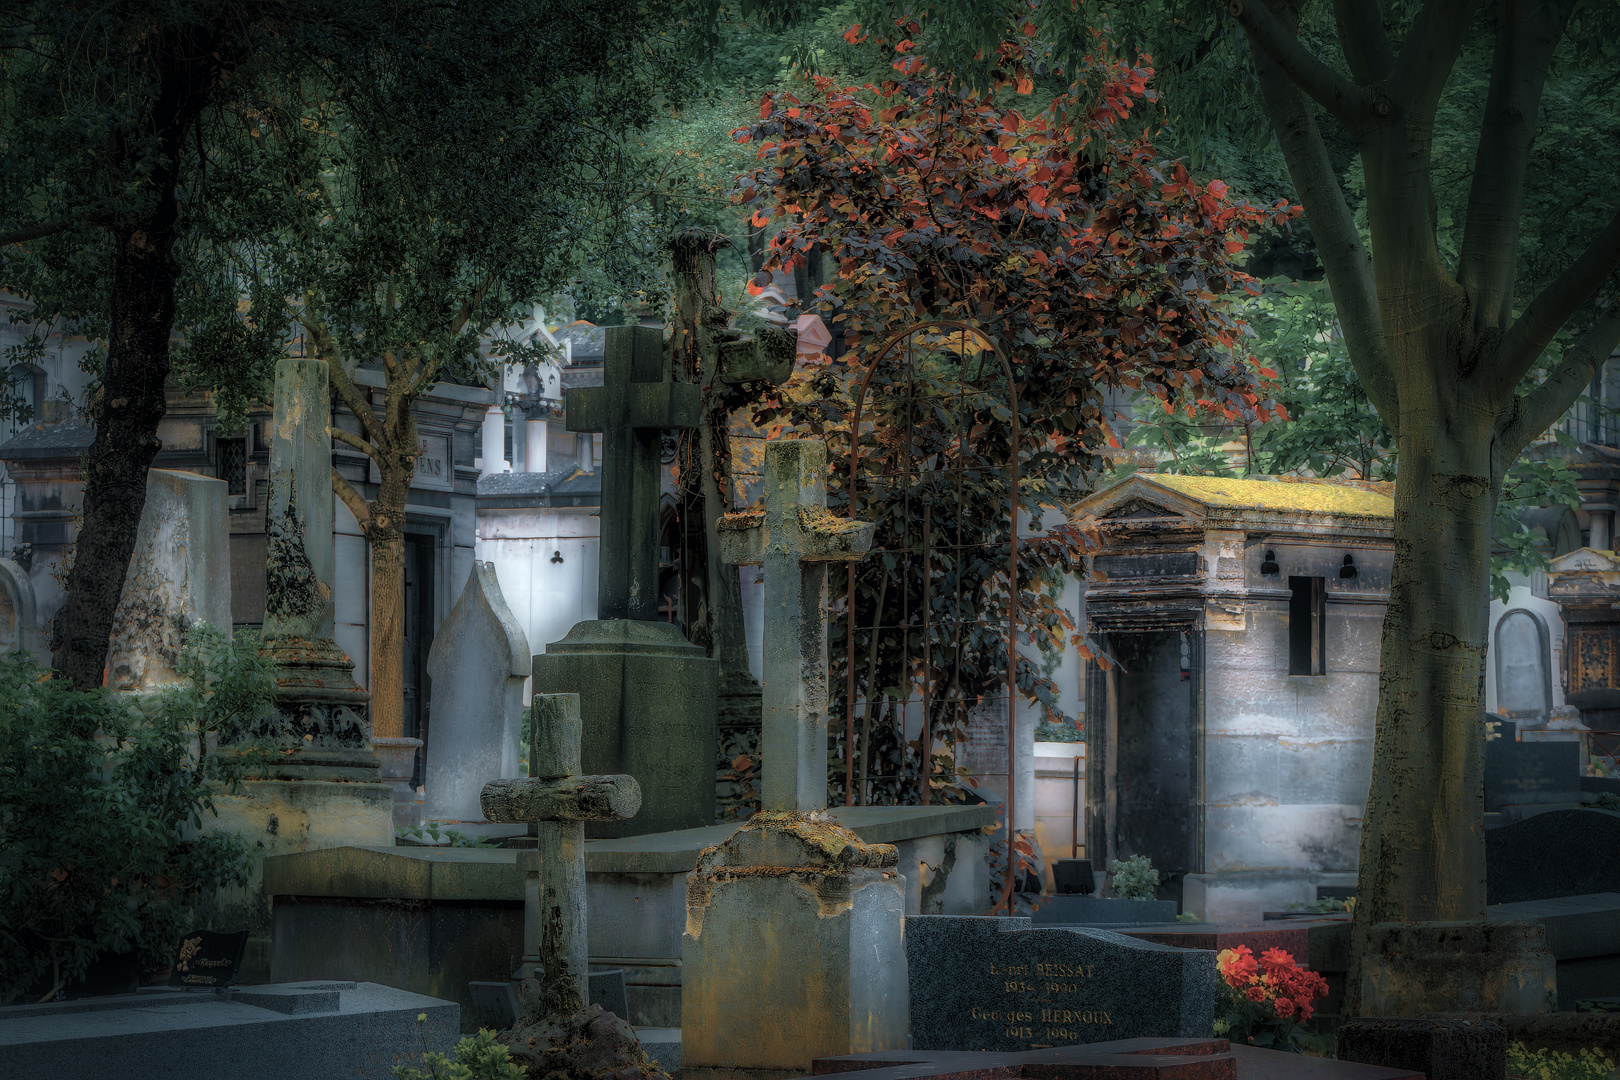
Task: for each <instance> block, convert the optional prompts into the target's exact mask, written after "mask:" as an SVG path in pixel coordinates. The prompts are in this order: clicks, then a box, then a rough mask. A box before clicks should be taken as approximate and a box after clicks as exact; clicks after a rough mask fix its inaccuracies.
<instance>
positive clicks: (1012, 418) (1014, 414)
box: [844, 319, 1020, 914]
mask: <svg viewBox="0 0 1620 1080" xmlns="http://www.w3.org/2000/svg"><path fill="white" fill-rule="evenodd" d="M953 333H954V334H959V335H960V341H961V345H960V347H959V348H958V349H957V350H956V355H957V357H958V361H959V363H960V364H961V365H962V368H963V374H962V378H963V379H964V380H965V378H966V364H967V348H966V345H967V339H968V338H969V337H970V336H971V337H972V338H973V340H974V341H975V342H976V343H977V344H978V345H980V346H982V348H983V350H985V351H989V352H991V353H993V354H994V355H995V357H996V360H997V361H998V362H999V364H1000V366H1001V374H1002V375H1003V376H1004V377H1005V379H1006V382H1007V399H1008V400H1007V405H1008V412H1009V421H1008V442H1009V453H1008V462H1007V470H1008V479H1007V493H1008V494H1007V506H1008V518H1009V520H1008V536H1009V547H1008V557H1007V628H1006V643H1007V645H1006V647H1007V670H1006V674H1005V687H1006V695H1007V714H1006V723H1007V802H1006V819H1007V820H1006V845H1007V872H1006V881H1005V884H1004V886H1003V892H1002V899H1001V902H1000V904H999V905H998V910H1000V911H1003V912H1004V913H1007V914H1011V911H1012V905H1011V904H1010V903H1009V900H1010V897H1011V893H1012V890H1013V885H1014V881H1015V878H1016V875H1017V862H1018V856H1017V847H1016V843H1015V821H1014V810H1013V807H1014V799H1015V797H1016V794H1017V778H1016V777H1017V774H1016V769H1015V762H1016V761H1017V745H1016V744H1017V723H1016V717H1015V710H1016V707H1017V693H1018V615H1019V607H1020V605H1019V594H1018V551H1019V548H1018V544H1019V534H1018V512H1019V492H1018V484H1019V471H1018V457H1019V450H1020V424H1019V404H1018V382H1017V379H1016V377H1015V375H1014V372H1013V368H1012V364H1011V363H1009V362H1008V360H1007V357H1006V354H1005V353H1003V352H1002V351H1001V348H1000V347H999V346H998V345H997V344H996V343H995V341H994V340H993V339H992V338H991V337H990V336H989V335H988V334H986V333H985V332H984V331H983V330H981V329H980V328H978V327H977V326H974V325H973V324H971V323H967V322H963V321H961V320H956V319H936V320H930V321H926V322H919V323H913V324H911V325H910V326H907V327H906V328H904V329H902V330H900V331H898V332H897V333H895V334H894V335H892V336H891V337H890V338H889V339H888V340H887V341H886V342H884V344H883V346H882V347H881V348H880V349H879V350H878V352H877V354H876V355H875V356H874V357H873V358H872V362H871V364H870V365H868V366H867V369H866V372H865V374H864V375H863V376H862V377H861V381H860V384H859V386H858V387H857V389H856V392H855V408H854V412H853V414H852V417H851V423H850V429H849V504H848V514H849V516H850V517H851V518H854V517H856V516H857V515H858V513H859V510H860V468H861V455H860V437H861V422H862V416H863V413H864V410H865V407H866V398H867V393H868V390H869V388H870V387H871V383H872V378H873V376H874V375H876V374H877V372H878V371H879V369H880V368H882V367H883V366H884V365H885V363H887V362H891V361H892V359H893V356H894V352H895V350H896V348H898V347H900V346H901V345H902V344H904V346H905V360H904V364H905V367H906V368H907V370H908V371H910V370H912V369H913V367H914V363H915V356H914V350H915V345H916V341H917V338H918V336H919V335H924V334H943V335H946V336H947V338H948V336H949V335H950V334H953ZM961 438H962V439H963V443H962V446H963V447H965V445H966V441H967V436H966V434H965V433H963V434H962V436H961ZM911 449H914V448H911ZM962 467H963V466H962V465H960V464H959V465H958V467H957V468H958V471H959V472H960V471H961V469H962ZM908 530H909V523H908ZM929 550H930V545H929V541H928V525H927V523H926V522H925V525H924V541H923V552H924V556H923V557H924V569H923V580H924V597H925V600H924V604H923V620H924V623H923V625H924V631H923V649H924V652H925V660H924V662H923V665H922V698H923V700H922V706H923V708H922V713H923V718H922V727H921V731H920V733H919V744H920V749H921V755H920V756H921V759H922V760H921V769H920V771H921V776H920V778H919V786H920V798H921V801H922V802H923V803H924V804H927V803H928V801H929V780H930V776H931V773H932V771H933V764H932V743H931V735H930V723H929V710H930V708H931V697H930V695H931V682H932V674H931V668H932V660H931V649H932V646H931V644H930V641H929V627H928V620H929V618H930V614H929V610H930V608H931V603H930V602H929V601H928V600H927V596H928V592H927V590H928V588H929V587H930V585H931V583H930V580H929V579H930V577H931V574H930V570H931V567H930V565H929V554H928V553H929ZM959 557H960V556H959ZM847 573H848V591H847V593H846V600H845V619H846V623H845V625H846V634H845V639H846V648H847V649H848V658H847V660H846V662H845V665H844V666H845V700H844V804H845V805H846V806H848V805H852V804H853V801H854V794H855V750H854V747H855V699H856V692H855V690H856V687H855V630H856V625H855V595H856V593H855V586H856V564H855V563H853V562H852V563H850V564H849V567H848V571H847ZM870 692H871V688H868V693H869V694H870ZM869 707H870V706H869ZM902 731H903V728H902ZM902 743H903V739H902ZM901 760H902V766H901V768H902V782H903V781H904V775H903V773H904V757H903V755H902V759H901Z"/></svg>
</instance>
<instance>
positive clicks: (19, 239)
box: [0, 218, 76, 246]
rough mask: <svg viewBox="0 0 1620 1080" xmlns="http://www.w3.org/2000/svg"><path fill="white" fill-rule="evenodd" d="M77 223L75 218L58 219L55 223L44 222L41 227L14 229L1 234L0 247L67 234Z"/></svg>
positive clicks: (32, 226) (31, 226)
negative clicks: (61, 233) (62, 233)
mask: <svg viewBox="0 0 1620 1080" xmlns="http://www.w3.org/2000/svg"><path fill="white" fill-rule="evenodd" d="M75 222H76V219H74V218H57V219H56V220H55V221H47V222H43V223H42V224H39V225H30V226H28V227H27V228H26V229H13V230H12V231H11V232H8V233H0V246H4V245H6V244H26V243H28V241H30V240H38V239H40V238H42V237H46V236H55V235H56V234H57V233H59V232H66V231H67V230H68V229H69V228H71V227H72V226H73V225H74V224H75Z"/></svg>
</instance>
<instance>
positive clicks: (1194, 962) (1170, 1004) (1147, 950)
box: [906, 915, 1216, 1051]
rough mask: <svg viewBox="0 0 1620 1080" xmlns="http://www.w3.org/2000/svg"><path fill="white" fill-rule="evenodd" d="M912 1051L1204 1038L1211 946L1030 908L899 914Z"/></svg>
mask: <svg viewBox="0 0 1620 1080" xmlns="http://www.w3.org/2000/svg"><path fill="white" fill-rule="evenodd" d="M906 966H907V970H908V972H909V980H910V990H911V1039H912V1046H914V1047H915V1048H917V1049H919V1050H997V1051H1016V1050H1038V1049H1041V1048H1043V1047H1052V1046H1072V1045H1075V1044H1079V1043H1093V1042H1107V1041H1110V1040H1116V1039H1143V1038H1161V1039H1169V1038H1184V1039H1203V1038H1209V1037H1210V1036H1211V1032H1212V1025H1213V1020H1214V1016H1215V980H1216V974H1215V954H1214V953H1213V952H1210V951H1208V950H1205V949H1176V948H1171V947H1170V946H1167V945H1156V944H1154V943H1152V942H1148V941H1141V940H1138V939H1136V938H1129V937H1125V936H1124V935H1122V934H1114V933H1110V932H1108V931H1106V930H1095V929H1090V928H1084V927H1076V928H1064V929H1055V928H1054V929H1041V930H1035V929H1031V928H1030V920H1029V919H1027V918H996V917H990V916H957V915H920V916H916V915H914V916H912V917H910V918H908V919H906Z"/></svg>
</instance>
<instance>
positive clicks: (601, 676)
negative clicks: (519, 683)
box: [534, 619, 719, 838]
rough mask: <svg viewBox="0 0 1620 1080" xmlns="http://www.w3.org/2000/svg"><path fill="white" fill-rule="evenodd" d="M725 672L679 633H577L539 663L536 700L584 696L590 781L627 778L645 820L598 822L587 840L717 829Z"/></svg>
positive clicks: (636, 625) (654, 628)
mask: <svg viewBox="0 0 1620 1080" xmlns="http://www.w3.org/2000/svg"><path fill="white" fill-rule="evenodd" d="M718 677H719V665H718V664H717V663H716V662H715V661H713V660H711V659H709V658H708V657H707V656H705V655H704V652H703V650H702V649H701V648H699V647H698V646H696V645H693V644H692V643H691V642H689V641H687V640H686V638H685V637H684V636H682V634H681V632H680V630H679V629H678V628H677V627H676V626H675V625H674V624H673V623H658V622H639V621H635V620H632V619H593V620H588V621H586V622H580V623H575V624H574V627H573V629H571V630H569V631H568V635H567V636H566V637H564V638H563V639H562V640H561V641H555V642H552V643H551V644H550V645H547V646H546V651H545V652H544V653H542V654H541V655H539V656H536V657H535V658H534V692H535V693H536V694H578V695H579V699H580V712H581V714H582V720H583V728H584V735H583V740H582V743H581V746H580V759H581V767H582V768H583V769H584V771H585V772H586V773H596V774H613V773H628V774H629V775H631V776H633V777H635V778H636V782H637V783H638V784H640V785H641V810H640V812H639V813H637V814H636V816H635V817H634V818H631V819H629V820H627V821H592V822H587V823H586V826H585V835H586V836H587V837H592V838H595V837H620V836H639V835H642V834H644V833H658V832H668V831H670V830H674V829H694V828H701V827H702V826H705V825H711V824H713V823H714V811H715V805H714V803H715V800H714V783H715V776H714V767H715V744H716V741H717V734H716V727H715V711H716V708H717V704H716V694H717V681H718Z"/></svg>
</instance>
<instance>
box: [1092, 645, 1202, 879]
mask: <svg viewBox="0 0 1620 1080" xmlns="http://www.w3.org/2000/svg"><path fill="white" fill-rule="evenodd" d="M1200 639H1201V634H1200V633H1198V632H1197V631H1194V630H1191V629H1189V630H1163V631H1150V632H1142V633H1124V634H1110V635H1109V636H1108V650H1109V653H1110V655H1112V656H1113V657H1114V658H1115V659H1116V660H1117V661H1118V666H1117V667H1116V668H1115V669H1114V670H1113V671H1112V672H1110V673H1109V678H1108V679H1107V680H1106V681H1105V682H1106V684H1107V685H1108V686H1110V687H1111V689H1112V691H1113V695H1114V700H1113V702H1111V704H1112V706H1113V708H1112V709H1110V710H1109V711H1110V712H1111V713H1112V716H1110V717H1109V720H1110V721H1111V722H1110V723H1109V725H1108V727H1109V736H1110V741H1111V742H1112V743H1113V745H1112V746H1111V747H1109V752H1108V754H1107V759H1108V760H1109V762H1110V764H1111V768H1110V769H1109V772H1110V773H1111V776H1110V777H1109V780H1110V783H1109V787H1110V788H1111V789H1112V792H1111V793H1112V798H1111V799H1110V800H1109V802H1110V804H1111V806H1110V810H1111V812H1110V814H1109V817H1110V818H1111V820H1110V821H1109V822H1108V831H1109V832H1110V833H1111V834H1112V835H1110V836H1108V837H1107V839H1108V841H1109V843H1108V857H1109V858H1112V859H1127V858H1130V857H1131V856H1133V855H1146V856H1147V857H1148V859H1149V860H1150V861H1151V862H1152V863H1153V865H1154V867H1156V868H1157V869H1158V871H1159V892H1158V895H1159V898H1160V899H1163V900H1175V901H1176V902H1177V903H1180V901H1181V893H1182V884H1183V880H1184V878H1185V877H1186V875H1187V874H1189V873H1195V872H1197V871H1198V870H1199V869H1200V866H1199V858H1198V852H1199V849H1200V846H1201V845H1200V844H1199V839H1200V835H1199V834H1200V830H1201V828H1202V817H1203V815H1202V813H1201V805H1200V798H1201V795H1200V792H1201V789H1202V785H1201V784H1200V783H1199V776H1200V771H1201V767H1200V763H1199V753H1198V736H1199V715H1198V688H1199V683H1200V678H1201V674H1202V670H1203V662H1202V656H1201V652H1202V650H1201V645H1202V641H1201V640H1200Z"/></svg>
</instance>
